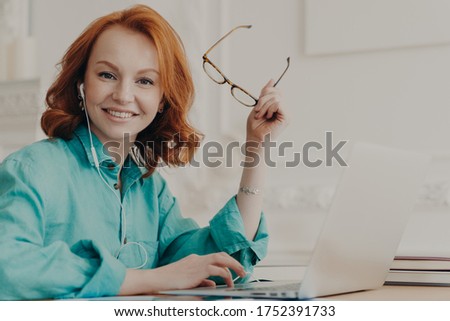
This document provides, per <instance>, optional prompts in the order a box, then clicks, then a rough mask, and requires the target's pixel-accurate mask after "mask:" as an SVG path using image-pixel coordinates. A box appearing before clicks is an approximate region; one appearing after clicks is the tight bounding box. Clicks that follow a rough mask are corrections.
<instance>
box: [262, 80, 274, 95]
mask: <svg viewBox="0 0 450 321" xmlns="http://www.w3.org/2000/svg"><path fill="white" fill-rule="evenodd" d="M273 85H275V80H273V79H270V80H269V81H268V82H267V84H265V85H264V87H263V88H262V90H261V93H262V92H263V91H264V89H269V88H272V87H273Z"/></svg>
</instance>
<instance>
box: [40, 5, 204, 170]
mask: <svg viewBox="0 0 450 321" xmlns="http://www.w3.org/2000/svg"><path fill="white" fill-rule="evenodd" d="M114 25H120V26H123V27H125V28H128V29H130V30H134V31H136V32H140V33H142V34H144V35H146V36H148V37H150V38H151V39H152V40H153V41H154V43H155V45H156V50H157V54H158V60H159V67H160V79H161V87H162V90H163V93H164V96H163V99H164V111H163V113H158V114H157V115H156V117H155V119H154V120H153V121H152V123H151V124H150V125H149V126H147V128H145V129H144V130H143V131H142V132H140V133H139V134H138V136H137V139H136V141H137V144H136V146H137V147H138V148H139V150H140V152H141V154H142V155H143V156H144V159H145V167H146V168H147V170H148V172H147V173H146V174H145V175H144V177H148V176H150V175H151V174H152V173H153V171H154V170H155V167H156V166H157V165H158V163H160V162H161V161H163V162H164V163H165V164H167V165H169V166H180V165H184V164H186V163H188V162H189V161H190V159H191V158H192V156H193V154H194V152H195V149H196V148H197V147H198V146H199V142H200V138H201V135H200V134H199V133H198V132H197V131H196V130H195V129H194V128H193V127H192V126H191V125H190V124H189V123H188V120H187V114H188V112H189V110H190V108H191V106H192V103H193V99H194V84H193V81H192V76H191V72H190V69H189V66H188V62H187V58H186V54H185V51H184V47H183V44H182V42H181V39H180V37H179V36H178V34H177V33H176V32H175V30H174V29H173V28H172V27H171V26H170V25H169V23H168V22H167V21H166V20H165V19H164V18H163V17H161V15H159V14H158V13H157V12H156V11H155V10H153V9H151V8H149V7H147V6H145V5H136V6H133V7H131V8H129V9H125V10H122V11H117V12H113V13H111V14H109V15H106V16H104V17H101V18H98V19H97V20H95V21H93V22H92V23H91V24H90V25H89V26H88V27H87V28H86V29H85V30H84V31H83V33H82V34H81V35H80V36H79V37H78V38H77V39H76V40H75V41H74V42H73V43H72V45H71V46H70V47H69V48H68V50H67V52H66V53H65V54H64V56H63V58H62V60H61V62H60V64H59V65H60V72H59V75H58V77H57V78H56V80H55V82H54V83H53V84H52V86H51V87H50V88H49V90H48V92H47V96H46V103H47V106H48V108H47V110H46V111H45V112H44V113H43V115H42V118H41V127H42V129H43V131H44V132H45V134H46V135H47V136H49V137H50V138H53V137H59V138H62V139H71V138H72V135H73V132H74V130H75V129H76V127H77V126H78V125H79V124H80V123H81V122H82V121H85V120H86V117H85V115H84V112H82V110H81V108H80V107H79V105H78V103H79V98H78V87H77V86H78V85H79V84H80V83H82V82H83V79H84V75H85V72H86V67H87V62H88V59H89V56H90V54H91V51H92V48H93V46H94V44H95V42H96V40H97V38H98V37H99V35H100V34H101V33H102V32H103V31H105V30H106V29H107V28H109V27H111V26H114Z"/></svg>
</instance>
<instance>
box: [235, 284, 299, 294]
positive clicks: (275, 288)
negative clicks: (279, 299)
mask: <svg viewBox="0 0 450 321" xmlns="http://www.w3.org/2000/svg"><path fill="white" fill-rule="evenodd" d="M256 284H260V283H247V284H243V285H242V286H241V287H235V288H231V289H229V290H228V291H249V290H250V291H258V292H281V291H284V292H288V291H298V289H299V288H300V283H286V284H277V285H267V286H255V285H256Z"/></svg>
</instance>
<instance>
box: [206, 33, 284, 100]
mask: <svg viewBox="0 0 450 321" xmlns="http://www.w3.org/2000/svg"><path fill="white" fill-rule="evenodd" d="M251 27H252V26H251V25H245V26H237V27H235V28H233V29H232V30H231V31H229V32H228V33H227V34H226V35H224V36H223V37H222V38H220V39H219V40H217V42H216V43H215V44H213V45H212V47H211V48H209V49H208V50H207V51H206V52H205V54H204V55H203V70H204V71H205V72H206V74H207V75H208V76H209V78H211V79H212V80H213V81H214V82H215V83H217V84H219V85H223V84H225V83H227V84H229V85H230V86H231V95H232V96H233V97H234V98H235V99H236V100H237V101H238V102H240V103H241V104H243V105H244V106H247V107H253V106H256V104H257V103H258V99H257V98H255V96H253V95H252V94H250V93H249V92H248V91H247V90H245V89H244V88H242V87H241V86H238V85H236V84H235V83H233V82H232V81H231V80H230V79H228V78H227V77H226V76H225V75H224V74H223V72H222V71H221V70H220V69H219V67H217V66H216V65H215V64H214V63H213V62H212V61H211V60H209V58H208V56H207V55H208V54H209V52H210V51H211V50H213V49H214V47H216V46H217V45H218V44H219V43H220V42H221V41H222V40H224V39H225V38H226V37H228V36H229V35H230V34H231V33H232V32H233V31H235V30H237V29H239V28H247V29H249V28H251ZM286 60H287V66H286V69H284V71H283V73H282V74H281V76H280V77H279V78H278V80H277V81H276V82H275V84H274V85H273V86H274V87H275V86H276V85H277V84H278V83H279V81H280V80H281V78H283V76H284V74H285V73H286V71H287V70H288V68H289V63H290V57H288V58H287V59H286Z"/></svg>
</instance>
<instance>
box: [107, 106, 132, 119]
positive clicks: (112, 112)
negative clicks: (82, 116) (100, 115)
mask: <svg viewBox="0 0 450 321" xmlns="http://www.w3.org/2000/svg"><path fill="white" fill-rule="evenodd" d="M103 111H104V112H106V113H108V114H110V115H111V116H113V117H117V118H120V119H128V118H132V117H133V116H137V115H138V114H136V113H133V112H130V111H123V110H115V109H111V108H105V109H103Z"/></svg>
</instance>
